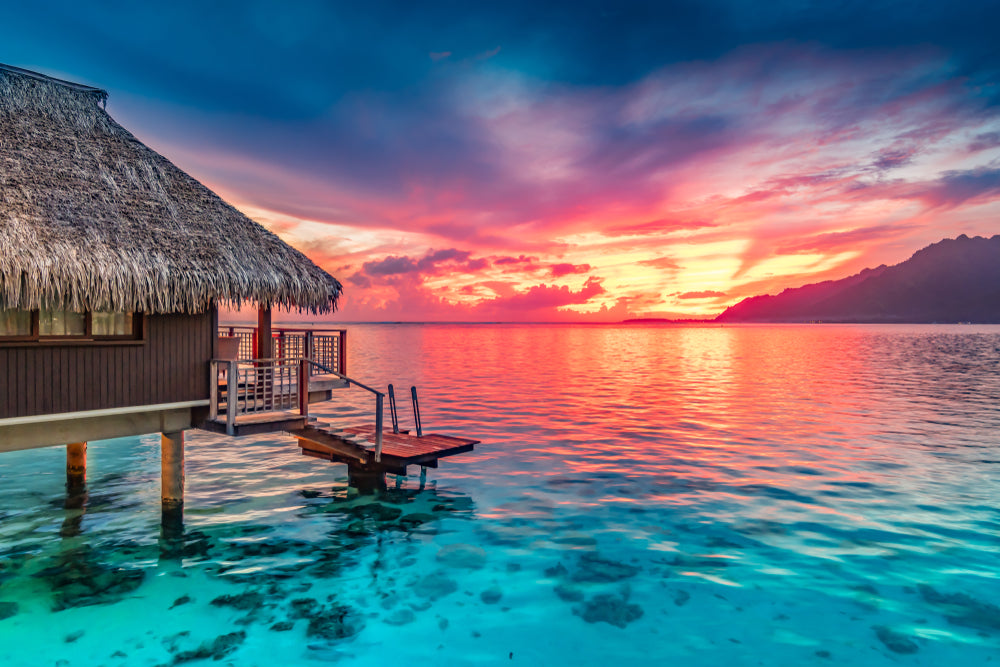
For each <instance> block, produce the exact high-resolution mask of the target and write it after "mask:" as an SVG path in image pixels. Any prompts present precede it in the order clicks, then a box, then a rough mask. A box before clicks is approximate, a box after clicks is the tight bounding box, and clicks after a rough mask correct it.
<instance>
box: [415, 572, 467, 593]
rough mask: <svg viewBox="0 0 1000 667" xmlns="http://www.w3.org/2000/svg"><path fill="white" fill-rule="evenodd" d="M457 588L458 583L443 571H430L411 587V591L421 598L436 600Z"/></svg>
mask: <svg viewBox="0 0 1000 667" xmlns="http://www.w3.org/2000/svg"><path fill="white" fill-rule="evenodd" d="M457 590H458V583H456V582H455V580H454V579H451V578H449V577H448V575H447V574H445V573H444V572H432V573H430V574H428V575H427V576H426V577H424V578H423V579H421V580H420V581H418V582H417V583H416V585H415V586H414V587H413V592H414V593H416V594H417V595H419V596H420V597H422V598H428V599H430V600H438V599H440V598H443V597H444V596H446V595H450V594H452V593H454V592H455V591H457Z"/></svg>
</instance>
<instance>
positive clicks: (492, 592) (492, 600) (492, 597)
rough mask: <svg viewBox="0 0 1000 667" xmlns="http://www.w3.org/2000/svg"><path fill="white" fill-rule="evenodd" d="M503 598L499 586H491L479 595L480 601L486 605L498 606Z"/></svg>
mask: <svg viewBox="0 0 1000 667" xmlns="http://www.w3.org/2000/svg"><path fill="white" fill-rule="evenodd" d="M501 598H503V591H501V590H500V588H499V587H498V586H491V587H490V588H487V589H486V590H485V591H483V592H482V593H480V594H479V599H480V600H482V601H483V602H485V603H486V604H496V603H497V602H500V600H501Z"/></svg>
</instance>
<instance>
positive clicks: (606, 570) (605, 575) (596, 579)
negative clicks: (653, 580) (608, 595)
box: [570, 553, 639, 584]
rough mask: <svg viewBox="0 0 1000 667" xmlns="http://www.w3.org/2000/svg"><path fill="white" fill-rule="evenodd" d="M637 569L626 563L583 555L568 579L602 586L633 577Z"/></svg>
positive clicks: (595, 555)
mask: <svg viewBox="0 0 1000 667" xmlns="http://www.w3.org/2000/svg"><path fill="white" fill-rule="evenodd" d="M638 573H639V568H638V567H635V566H634V565H628V564H626V563H619V562H617V561H612V560H605V559H603V558H600V557H599V556H598V555H597V554H590V553H588V554H583V555H582V556H580V561H579V562H578V563H577V567H576V569H575V570H574V571H573V573H572V576H571V577H570V578H571V579H572V580H573V581H576V582H585V583H596V584H604V583H610V582H614V581H621V580H622V579H628V578H629V577H634V576H635V575H636V574H638Z"/></svg>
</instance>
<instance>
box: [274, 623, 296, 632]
mask: <svg viewBox="0 0 1000 667" xmlns="http://www.w3.org/2000/svg"><path fill="white" fill-rule="evenodd" d="M294 627H295V623H293V622H292V621H279V622H277V623H275V624H274V625H272V626H271V630H272V631H273V632H288V631H289V630H291V629H292V628H294Z"/></svg>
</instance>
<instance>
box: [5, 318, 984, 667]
mask: <svg viewBox="0 0 1000 667" xmlns="http://www.w3.org/2000/svg"><path fill="white" fill-rule="evenodd" d="M348 329H349V332H350V333H349V341H350V348H349V349H350V372H351V374H352V375H354V376H356V377H358V378H359V379H361V380H363V381H368V382H371V383H373V384H380V385H384V384H386V383H388V382H395V383H396V384H397V386H401V387H408V386H409V385H410V384H416V385H418V386H419V387H420V389H421V407H422V412H423V417H424V422H425V426H426V428H427V429H428V430H430V431H439V432H443V433H454V434H460V435H469V436H472V437H478V438H481V439H482V440H483V441H484V442H483V444H482V445H480V446H478V447H477V448H476V451H475V452H473V453H469V454H464V455H461V456H458V457H455V458H452V459H446V460H444V461H442V463H441V467H440V468H439V469H437V470H429V471H428V473H427V476H426V480H425V481H423V482H421V479H420V476H419V470H417V469H411V473H414V474H411V476H410V477H407V478H398V479H397V478H394V477H391V476H390V477H389V480H388V482H389V483H388V487H389V488H388V490H387V491H386V492H385V493H383V494H380V495H376V496H360V495H358V494H356V493H355V492H354V491H353V490H351V489H349V488H348V486H347V483H346V481H347V480H346V470H345V468H344V467H343V466H338V465H330V464H327V463H323V462H321V461H317V460H314V459H310V458H306V457H303V456H301V455H300V454H299V453H298V449H297V447H296V446H295V444H294V441H293V440H292V439H291V438H288V437H283V436H277V435H270V436H261V437H251V438H243V439H238V440H237V439H226V438H223V437H218V436H215V435H211V434H208V433H203V432H200V431H192V432H189V433H188V439H187V457H188V458H187V502H186V507H185V512H184V517H183V526H177V525H174V524H169V523H168V525H167V526H166V527H165V528H162V529H161V516H160V507H159V500H158V498H159V496H158V494H159V443H158V439H157V437H154V436H150V437H142V438H129V439H121V440H113V441H106V442H95V443H91V445H90V450H89V470H88V489H87V493H86V494H85V495H82V496H81V495H74V496H72V497H70V498H67V496H66V491H65V488H64V456H65V454H64V450H63V448H49V449H45V450H37V451H31V452H17V453H10V454H3V455H0V499H2V500H0V558H2V560H0V619H2V620H0V664H2V665H6V666H18V665H161V664H162V665H170V664H230V665H276V664H281V665H286V664H287V665H314V664H315V665H319V664H342V665H383V666H384V665H386V664H396V663H399V662H401V661H405V662H410V661H420V662H422V663H425V664H430V663H432V664H440V665H473V664H476V665H478V664H504V665H508V664H510V665H513V664H524V665H562V664H567V665H568V664H574V665H576V664H578V665H607V664H609V663H618V662H621V663H628V662H632V661H642V662H644V663H651V664H664V665H669V664H678V665H723V664H727V665H826V664H833V663H837V664H847V663H849V664H857V665H888V664H904V665H944V664H962V665H980V664H987V663H991V662H992V663H995V662H997V661H1000V559H998V556H1000V510H998V509H997V499H998V498H1000V474H998V473H1000V451H998V446H1000V407H998V406H1000V327H975V326H953V327H952V326H885V327H879V326H789V327H765V326H759V327H758V326H747V327H726V328H720V327H666V326H637V327H615V326H585V327H584V326H540V325H538V326H517V325H509V326H503V325H501V326H495V325H477V326H460V325H447V326H446V325H423V326H421V325H365V326H361V325H358V326H349V327H348ZM357 391H358V390H351V391H350V392H344V393H341V394H338V397H340V398H341V402H340V403H338V405H337V406H329V407H328V408H327V410H328V414H330V415H331V416H333V415H334V410H339V412H338V413H337V415H336V416H337V417H338V418H341V419H346V420H355V421H359V420H360V421H363V420H364V419H365V418H366V417H365V415H366V411H370V410H371V409H372V407H373V406H371V405H370V404H369V403H370V401H369V400H368V399H367V397H366V395H365V394H363V393H358V394H355V393H354V392H357ZM401 412H402V418H403V421H404V423H405V422H408V421H409V420H410V412H409V409H408V408H407V407H403V408H402V409H401ZM67 505H69V506H70V508H69V509H67ZM199 661H200V662H199Z"/></svg>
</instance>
